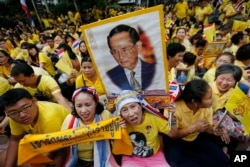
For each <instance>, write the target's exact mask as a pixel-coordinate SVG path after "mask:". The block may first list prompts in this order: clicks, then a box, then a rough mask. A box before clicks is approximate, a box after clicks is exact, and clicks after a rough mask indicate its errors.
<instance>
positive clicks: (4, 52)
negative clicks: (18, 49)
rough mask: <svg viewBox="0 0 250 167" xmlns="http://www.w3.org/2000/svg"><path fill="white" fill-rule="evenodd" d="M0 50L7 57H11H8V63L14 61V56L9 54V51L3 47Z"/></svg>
mask: <svg viewBox="0 0 250 167" xmlns="http://www.w3.org/2000/svg"><path fill="white" fill-rule="evenodd" d="M0 52H1V53H2V54H4V56H6V57H8V58H9V59H8V63H9V64H11V62H12V61H13V59H12V57H11V56H10V54H9V53H8V52H6V51H5V50H2V49H0Z"/></svg>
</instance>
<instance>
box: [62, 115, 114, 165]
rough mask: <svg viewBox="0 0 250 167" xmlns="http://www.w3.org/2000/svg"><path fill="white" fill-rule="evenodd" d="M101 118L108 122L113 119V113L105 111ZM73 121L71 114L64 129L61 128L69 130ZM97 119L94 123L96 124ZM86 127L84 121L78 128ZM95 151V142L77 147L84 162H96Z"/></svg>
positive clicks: (64, 123) (65, 122) (78, 153)
mask: <svg viewBox="0 0 250 167" xmlns="http://www.w3.org/2000/svg"><path fill="white" fill-rule="evenodd" d="M101 118H102V120H107V119H109V118H112V115H111V113H110V112H109V111H108V110H104V111H103V112H102V113H101ZM71 119H72V115H71V114H69V115H68V116H67V117H66V118H65V120H64V122H63V124H62V127H61V130H66V129H68V127H69V124H70V122H71ZM95 122H96V121H95V119H94V121H93V122H92V123H95ZM84 126H85V125H84V124H83V122H82V121H79V124H78V126H77V127H84ZM93 149H94V145H93V142H86V143H81V144H78V145H77V155H78V157H79V158H80V159H82V160H85V161H93V160H94V157H93V151H94V150H93Z"/></svg>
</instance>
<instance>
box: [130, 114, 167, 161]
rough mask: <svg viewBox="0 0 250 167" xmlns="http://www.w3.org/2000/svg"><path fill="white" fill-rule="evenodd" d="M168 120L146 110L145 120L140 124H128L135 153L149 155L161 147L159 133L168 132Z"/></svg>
mask: <svg viewBox="0 0 250 167" xmlns="http://www.w3.org/2000/svg"><path fill="white" fill-rule="evenodd" d="M169 131H170V129H169V126H168V121H166V120H164V119H162V118H160V117H158V116H155V115H153V114H151V113H149V112H147V111H144V120H143V122H142V123H141V124H140V125H130V124H127V132H128V134H129V136H130V140H131V142H132V144H133V154H134V155H137V156H141V157H148V156H151V155H154V154H156V153H157V152H158V150H159V148H160V140H159V133H163V134H168V133H169Z"/></svg>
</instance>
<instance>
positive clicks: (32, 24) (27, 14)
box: [20, 0, 35, 27]
mask: <svg viewBox="0 0 250 167" xmlns="http://www.w3.org/2000/svg"><path fill="white" fill-rule="evenodd" d="M20 3H21V6H22V9H23V11H24V12H25V13H26V17H27V19H28V21H29V24H30V25H31V26H33V27H34V26H35V24H34V21H33V19H32V17H31V15H30V11H29V9H28V6H27V4H26V1H25V0H20Z"/></svg>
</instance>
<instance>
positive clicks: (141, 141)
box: [129, 132, 154, 157]
mask: <svg viewBox="0 0 250 167" xmlns="http://www.w3.org/2000/svg"><path fill="white" fill-rule="evenodd" d="M129 136H130V140H131V142H132V144H133V154H134V155H137V156H141V157H150V156H151V155H153V153H154V150H153V147H150V146H147V139H146V137H145V136H144V134H143V133H140V132H131V133H129Z"/></svg>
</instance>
